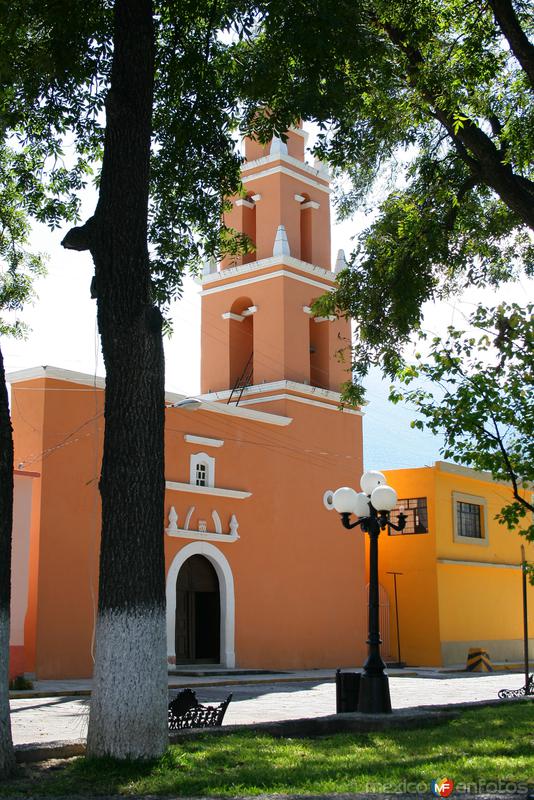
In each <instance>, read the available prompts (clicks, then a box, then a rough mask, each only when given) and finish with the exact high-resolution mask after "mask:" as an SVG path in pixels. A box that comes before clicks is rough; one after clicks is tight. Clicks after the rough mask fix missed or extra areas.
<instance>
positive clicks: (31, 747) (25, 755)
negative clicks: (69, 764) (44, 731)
mask: <svg viewBox="0 0 534 800" xmlns="http://www.w3.org/2000/svg"><path fill="white" fill-rule="evenodd" d="M83 755H85V739H76V740H74V741H72V740H71V741H70V742H47V743H46V744H17V745H15V758H16V759H17V764H29V763H31V762H33V761H48V759H50V758H74V756H83Z"/></svg>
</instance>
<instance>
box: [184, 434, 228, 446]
mask: <svg viewBox="0 0 534 800" xmlns="http://www.w3.org/2000/svg"><path fill="white" fill-rule="evenodd" d="M184 440H185V441H186V442H189V444H202V445H204V446H205V447H222V446H223V444H224V439H211V438H208V437H207V436H195V435H194V434H192V433H184Z"/></svg>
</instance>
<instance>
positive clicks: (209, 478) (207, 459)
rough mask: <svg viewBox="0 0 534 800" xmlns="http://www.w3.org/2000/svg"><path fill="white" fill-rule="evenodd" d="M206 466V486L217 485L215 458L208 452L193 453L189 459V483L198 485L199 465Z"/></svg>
mask: <svg viewBox="0 0 534 800" xmlns="http://www.w3.org/2000/svg"><path fill="white" fill-rule="evenodd" d="M200 464H202V465H203V466H204V467H206V484H205V485H206V486H209V487H213V486H215V459H214V458H212V457H211V456H209V455H208V454H207V453H193V454H192V455H191V457H190V461H189V483H190V484H191V485H192V486H196V485H197V466H198V465H200Z"/></svg>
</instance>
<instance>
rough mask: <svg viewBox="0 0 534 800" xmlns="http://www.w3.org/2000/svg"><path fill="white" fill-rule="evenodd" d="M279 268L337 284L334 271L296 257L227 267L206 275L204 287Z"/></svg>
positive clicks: (267, 259)
mask: <svg viewBox="0 0 534 800" xmlns="http://www.w3.org/2000/svg"><path fill="white" fill-rule="evenodd" d="M278 266H281V267H294V268H295V269H298V270H300V272H306V273H307V274H308V275H313V277H314V278H324V279H325V280H327V281H330V282H331V283H333V284H335V282H336V276H335V274H334V273H333V272H332V270H330V269H325V268H324V267H320V266H318V264H310V263H309V262H308V261H301V260H300V258H295V257H294V256H269V258H262V259H260V260H259V261H250V262H249V263H248V264H239V266H237V267H225V268H224V269H222V270H221V271H220V272H213V273H211V274H210V275H205V276H204V278H203V282H202V285H203V286H204V285H207V284H209V283H215V282H217V281H226V280H229V279H230V278H236V277H238V276H240V275H247V274H249V273H251V272H259V271H260V270H262V269H269V268H270V267H278ZM232 285H235V284H232ZM205 291H207V290H205Z"/></svg>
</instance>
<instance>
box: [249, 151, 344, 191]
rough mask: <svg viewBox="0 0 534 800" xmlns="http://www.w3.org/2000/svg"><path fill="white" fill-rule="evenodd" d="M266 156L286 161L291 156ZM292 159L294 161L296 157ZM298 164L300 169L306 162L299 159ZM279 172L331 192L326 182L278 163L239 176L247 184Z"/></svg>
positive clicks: (314, 171) (311, 169) (311, 168)
mask: <svg viewBox="0 0 534 800" xmlns="http://www.w3.org/2000/svg"><path fill="white" fill-rule="evenodd" d="M268 158H269V159H270V161H287V159H289V158H291V156H283V157H282V158H281V157H280V156H275V157H270V156H269V157H268ZM260 160H261V159H258V161H260ZM293 160H294V161H296V159H293ZM251 163H255V162H251ZM256 163H257V162H256ZM267 163H268V162H267ZM298 164H299V165H300V166H301V169H303V168H305V167H307V166H308V165H307V164H304V165H302V162H300V161H299V162H298ZM309 169H310V171H311V172H312V173H313V174H314V175H317V171H316V170H314V169H313V167H309ZM280 173H281V174H282V175H289V177H290V178H295V180H298V181H299V182H301V183H305V184H306V185H307V186H313V188H314V189H319V191H320V192H326V194H330V193H331V192H332V189H331V188H330V187H329V186H327V185H326V184H324V183H319V181H316V180H313V178H308V177H307V175H302V173H300V172H297V171H296V170H294V169H288V168H287V167H282V166H280V165H278V166H277V167H271V168H270V169H264V170H261V172H253V173H252V175H243V176H242V178H241V183H243V184H247V183H250V181H255V180H259V179H260V178H268V177H269V176H270V175H276V174H280Z"/></svg>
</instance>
